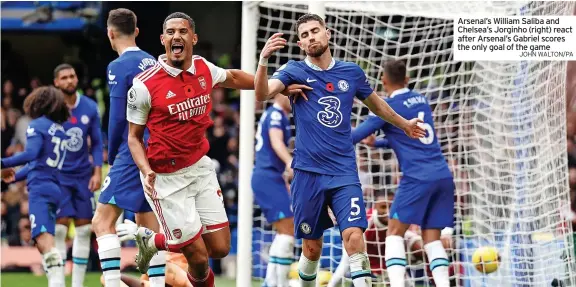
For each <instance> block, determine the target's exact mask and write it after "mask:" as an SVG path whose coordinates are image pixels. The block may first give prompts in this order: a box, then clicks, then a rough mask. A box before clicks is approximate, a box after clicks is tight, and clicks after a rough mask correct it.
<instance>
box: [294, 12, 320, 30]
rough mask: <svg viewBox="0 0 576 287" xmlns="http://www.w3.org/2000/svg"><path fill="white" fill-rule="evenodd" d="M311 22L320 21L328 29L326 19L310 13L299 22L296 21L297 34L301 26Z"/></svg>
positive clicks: (299, 19)
mask: <svg viewBox="0 0 576 287" xmlns="http://www.w3.org/2000/svg"><path fill="white" fill-rule="evenodd" d="M310 21H318V22H319V23H320V25H322V27H326V22H324V19H322V17H320V15H318V14H311V13H308V14H304V15H302V16H301V17H300V18H298V21H296V32H298V28H299V27H300V25H302V24H304V23H307V22H310Z"/></svg>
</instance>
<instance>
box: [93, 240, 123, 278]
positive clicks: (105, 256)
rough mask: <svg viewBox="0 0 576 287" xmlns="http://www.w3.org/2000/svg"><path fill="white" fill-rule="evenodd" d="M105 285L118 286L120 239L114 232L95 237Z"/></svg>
mask: <svg viewBox="0 0 576 287" xmlns="http://www.w3.org/2000/svg"><path fill="white" fill-rule="evenodd" d="M96 240H97V241H98V256H99V257H100V266H101V267H102V272H103V273H104V282H105V283H106V284H105V286H106V287H120V239H118V235H116V234H106V235H103V236H100V237H98V238H96Z"/></svg>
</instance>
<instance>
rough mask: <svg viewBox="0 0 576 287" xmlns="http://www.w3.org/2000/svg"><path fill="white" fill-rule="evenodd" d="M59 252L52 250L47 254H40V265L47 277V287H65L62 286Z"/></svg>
mask: <svg viewBox="0 0 576 287" xmlns="http://www.w3.org/2000/svg"><path fill="white" fill-rule="evenodd" d="M63 262H64V261H63V260H62V256H60V251H59V250H58V249H56V248H52V249H51V250H50V251H48V252H47V253H44V254H42V265H44V270H46V277H48V287H65V286H66V285H64V264H63Z"/></svg>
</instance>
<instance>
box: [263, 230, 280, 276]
mask: <svg viewBox="0 0 576 287" xmlns="http://www.w3.org/2000/svg"><path fill="white" fill-rule="evenodd" d="M276 245H278V241H277V240H276V238H274V241H272V244H271V245H270V249H268V265H267V266H266V278H264V285H263V286H266V287H276V286H277V284H278V280H277V278H276V277H277V275H276V267H277V265H278V264H277V263H276V256H275V251H276V249H277V248H276Z"/></svg>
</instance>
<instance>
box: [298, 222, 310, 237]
mask: <svg viewBox="0 0 576 287" xmlns="http://www.w3.org/2000/svg"><path fill="white" fill-rule="evenodd" d="M300 230H302V232H304V234H310V233H311V232H312V228H310V225H309V224H308V223H306V222H302V223H300Z"/></svg>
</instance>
